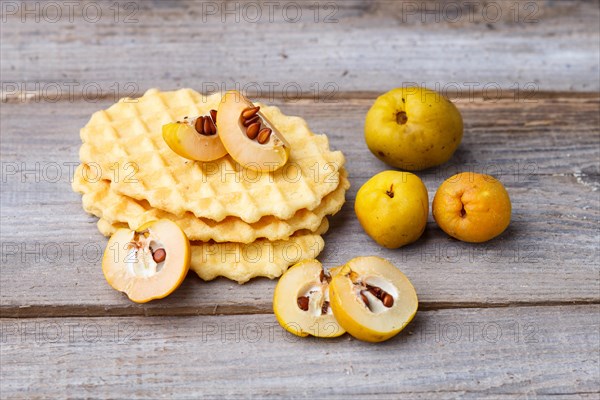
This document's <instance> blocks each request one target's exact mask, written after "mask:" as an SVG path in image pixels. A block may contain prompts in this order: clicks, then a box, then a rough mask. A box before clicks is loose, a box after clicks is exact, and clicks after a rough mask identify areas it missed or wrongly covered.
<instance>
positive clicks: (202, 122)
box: [194, 110, 217, 136]
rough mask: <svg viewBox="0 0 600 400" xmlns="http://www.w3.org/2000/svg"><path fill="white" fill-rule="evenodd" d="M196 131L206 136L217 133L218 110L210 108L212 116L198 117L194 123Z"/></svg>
mask: <svg viewBox="0 0 600 400" xmlns="http://www.w3.org/2000/svg"><path fill="white" fill-rule="evenodd" d="M194 128H196V132H198V133H199V134H201V135H204V136H212V135H216V134H217V110H210V116H209V115H205V116H201V117H198V119H196V123H195V124H194Z"/></svg>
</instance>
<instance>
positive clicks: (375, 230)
mask: <svg viewBox="0 0 600 400" xmlns="http://www.w3.org/2000/svg"><path fill="white" fill-rule="evenodd" d="M354 211H355V212H356V216H357V217H358V221H359V222H360V224H361V225H362V227H363V229H364V230H365V232H367V234H368V235H369V236H371V238H373V240H375V241H376V242H377V243H379V244H380V245H381V246H384V247H387V248H390V249H395V248H398V247H401V246H405V245H407V244H409V243H412V242H414V241H416V240H417V239H418V238H419V237H421V235H422V234H423V231H424V230H425V225H427V216H428V215H429V197H428V195H427V188H426V187H425V184H424V183H423V181H421V179H419V177H418V176H416V175H414V174H411V173H410V172H400V171H383V172H380V173H378V174H377V175H375V176H374V177H372V178H371V179H369V180H368V181H367V182H366V183H365V184H364V185H363V186H362V187H361V188H360V189H359V190H358V193H357V194H356V202H355V203H354Z"/></svg>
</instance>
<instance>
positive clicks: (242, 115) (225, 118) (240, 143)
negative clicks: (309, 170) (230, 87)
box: [217, 91, 290, 172]
mask: <svg viewBox="0 0 600 400" xmlns="http://www.w3.org/2000/svg"><path fill="white" fill-rule="evenodd" d="M217 126H218V127H219V135H220V137H221V141H222V142H223V145H224V146H225V148H226V149H227V152H228V153H229V155H230V156H231V157H232V158H233V159H234V160H235V161H237V162H238V163H239V164H240V165H242V166H243V167H245V168H249V169H252V170H255V171H261V172H271V171H275V170H277V169H279V168H281V167H282V166H283V165H285V163H286V162H287V160H288V158H289V153H290V145H289V143H288V142H287V141H286V140H285V138H284V137H283V135H282V134H281V132H279V131H278V130H277V128H276V127H275V126H274V125H273V123H271V122H270V121H269V120H268V119H267V118H266V117H265V115H264V114H262V113H261V112H260V107H257V106H255V105H254V104H253V103H252V102H251V101H250V100H248V99H247V98H246V97H244V96H243V95H242V94H241V93H240V92H238V91H229V92H227V93H225V94H224V95H223V98H222V99H221V103H220V104H219V112H218V114H217Z"/></svg>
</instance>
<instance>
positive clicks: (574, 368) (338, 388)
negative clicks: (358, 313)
mask: <svg viewBox="0 0 600 400" xmlns="http://www.w3.org/2000/svg"><path fill="white" fill-rule="evenodd" d="M599 311H600V308H599V307H598V306H569V307H517V308H511V309H485V310H479V309H477V310H475V309H462V310H441V311H421V312H419V313H417V316H416V318H415V320H414V321H413V322H412V323H411V324H410V325H409V326H408V327H407V328H406V330H405V331H404V332H402V333H401V334H400V335H399V336H397V337H396V338H394V339H392V340H390V341H388V342H385V343H382V344H378V345H373V344H367V343H362V342H359V341H357V340H354V339H352V338H350V337H349V336H347V335H344V336H342V337H340V338H338V339H333V340H318V339H314V338H308V339H301V338H297V337H295V336H291V335H290V334H287V333H285V331H283V330H282V329H281V328H280V327H279V325H277V322H276V321H275V318H274V316H273V315H254V316H248V315H246V316H221V317H210V316H208V317H181V318H173V317H171V318H139V317H138V318H93V319H91V318H52V319H2V320H0V325H1V327H2V346H1V348H0V354H1V356H2V366H1V368H2V395H3V397H6V398H40V397H44V398H47V397H53V398H55V397H69V398H74V397H76V398H80V397H95V398H97V397H101V398H127V399H133V398H141V397H146V398H148V397H150V398H163V397H164V398H203V397H211V398H213V397H216V396H219V397H220V396H224V397H226V398H233V397H235V398H238V397H260V398H264V397H286V398H290V397H294V398H329V397H334V398H342V397H343V398H347V397H348V396H351V397H354V396H358V397H360V398H398V397H399V396H402V397H407V398H433V397H435V398H456V397H464V398H478V399H480V398H495V399H496V398H516V397H518V398H523V396H526V397H528V398H542V397H548V396H552V395H554V396H560V398H597V397H598V392H599V390H600V382H599V373H600V371H599V360H598V352H597V350H598V340H600V337H599V331H600V330H599V329H600V324H599V320H598V312H599Z"/></svg>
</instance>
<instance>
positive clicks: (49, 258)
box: [0, 97, 600, 316]
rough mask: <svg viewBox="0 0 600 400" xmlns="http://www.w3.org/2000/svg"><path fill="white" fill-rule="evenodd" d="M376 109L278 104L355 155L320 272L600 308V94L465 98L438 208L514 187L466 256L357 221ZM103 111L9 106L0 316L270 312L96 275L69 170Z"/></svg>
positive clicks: (432, 175) (246, 300) (426, 290)
mask: <svg viewBox="0 0 600 400" xmlns="http://www.w3.org/2000/svg"><path fill="white" fill-rule="evenodd" d="M372 101H373V98H366V99H355V100H347V101H344V102H340V103H315V102H312V101H308V100H304V101H299V102H294V103H281V102H276V104H278V105H280V106H281V107H282V108H283V111H284V112H286V113H289V114H295V115H302V116H304V117H305V118H306V119H307V120H308V122H309V124H310V125H311V127H312V128H313V129H314V130H315V131H317V132H323V133H327V134H328V136H329V137H330V140H331V144H332V146H333V147H334V148H336V149H341V150H343V151H344V153H345V154H346V157H347V166H348V170H349V173H350V178H351V182H352V185H353V186H352V188H351V190H350V191H349V193H348V196H347V199H348V202H347V204H346V205H345V206H344V208H343V210H342V211H341V212H340V214H338V215H337V216H336V217H334V218H333V219H332V220H331V226H332V227H331V230H330V233H329V234H328V235H327V236H326V249H325V252H324V253H323V255H322V256H321V257H320V258H321V260H323V261H324V263H325V265H326V266H328V267H331V266H335V265H339V264H342V263H344V262H346V261H347V260H348V259H350V258H352V257H356V256H358V255H365V254H374V255H380V256H383V257H386V258H389V259H390V260H392V261H393V262H395V263H396V264H397V265H398V266H400V267H401V269H402V270H403V271H404V272H406V273H407V275H408V276H409V277H410V278H411V279H412V281H413V282H414V284H415V286H416V288H417V291H418V293H419V297H420V299H421V301H422V306H423V307H424V308H426V309H437V308H448V307H450V308H455V307H461V306H477V307H481V306H507V305H511V304H539V303H544V302H546V303H547V304H560V303H569V302H574V303H589V302H598V301H599V300H600V298H599V295H598V285H599V277H598V274H597V266H598V262H599V251H598V246H597V243H598V231H597V226H598V220H599V219H600V209H599V202H598V195H599V192H598V187H599V186H600V184H599V179H600V176H599V171H600V169H599V166H598V160H599V151H600V137H599V136H598V134H597V132H598V130H597V129H598V119H599V118H600V117H599V115H598V112H597V111H598V107H599V102H598V98H597V97H596V98H589V97H585V98H583V99H576V98H551V99H546V100H537V101H535V102H531V103H530V102H526V103H522V102H515V101H513V100H510V99H504V100H502V101H496V102H490V101H484V100H482V99H473V100H472V101H465V100H461V101H459V107H460V109H461V111H462V112H463V115H464V118H465V121H467V123H466V133H465V138H464V141H463V144H462V145H461V147H460V149H459V151H458V152H457V154H456V155H455V157H454V158H453V159H452V160H451V161H450V162H449V163H448V164H446V165H444V166H442V167H440V168H438V169H433V170H429V171H425V172H423V173H420V174H419V175H420V176H421V177H422V178H423V180H424V182H425V184H426V185H427V187H428V189H429V196H430V201H431V199H432V198H433V195H434V194H435V190H436V189H437V187H438V186H439V184H440V183H441V182H442V181H443V180H444V179H446V178H448V177H449V176H451V175H452V174H454V173H456V172H458V171H462V170H473V171H476V172H487V173H492V174H494V175H496V176H498V177H499V178H500V179H501V180H502V181H503V182H504V183H505V185H506V186H507V188H508V190H509V193H510V195H511V198H512V201H513V205H514V206H513V209H514V213H513V221H512V223H511V226H510V228H509V230H508V231H507V232H506V233H505V234H504V235H503V236H501V237H500V238H499V239H497V240H494V241H492V242H490V243H487V244H483V245H472V244H466V243H461V242H457V241H454V240H451V239H449V238H448V237H447V236H446V235H445V234H444V233H443V232H441V231H440V230H439V228H437V226H436V225H435V223H434V222H433V221H432V220H431V217H430V221H429V224H428V228H427V230H426V233H425V235H424V237H423V238H422V239H421V240H420V241H419V242H417V243H415V244H414V245H411V246H409V247H406V248H404V249H400V250H385V249H382V248H380V247H379V246H377V245H376V244H374V242H372V241H371V240H370V239H369V238H368V237H367V236H366V234H364V232H363V231H362V229H361V227H360V226H359V224H358V222H357V221H356V218H355V216H354V211H353V201H354V196H355V193H356V191H357V190H358V188H359V187H360V185H362V184H363V183H364V182H365V181H366V180H367V179H368V178H369V177H370V176H372V175H374V174H375V173H377V172H379V171H381V170H384V169H386V166H385V165H384V164H383V163H381V162H379V161H378V160H376V159H375V158H374V157H373V156H372V155H371V154H370V153H369V151H368V149H367V148H366V145H365V144H364V140H363V138H362V124H363V119H364V115H365V113H366V111H367V110H368V107H369V105H370V104H371V103H372ZM108 104H109V102H101V103H86V102H78V103H76V105H75V106H74V105H73V104H70V103H66V102H65V103H58V104H54V103H45V102H40V103H30V104H5V105H3V107H2V109H1V111H0V113H1V114H0V116H1V118H0V129H1V131H2V132H3V137H2V161H3V171H2V172H3V176H2V178H3V188H2V193H1V196H0V199H1V201H2V207H1V210H0V216H1V222H2V232H1V237H2V241H3V259H2V271H3V273H2V274H0V289H1V290H0V299H1V303H0V304H1V310H2V314H3V315H4V316H44V315H46V316H49V315H81V316H85V315H144V314H146V315H152V314H161V315H173V314H187V315H189V314H213V313H225V314H240V313H270V312H271V296H272V291H273V288H274V285H275V283H274V282H272V281H268V280H264V279H257V280H254V281H252V282H250V283H248V284H246V285H243V286H238V285H237V284H235V283H232V282H230V281H227V280H217V281H214V282H211V283H203V282H202V281H200V280H199V279H198V278H196V277H195V276H192V275H191V276H189V277H188V279H187V280H186V282H185V283H184V284H183V286H182V287H181V288H180V289H179V290H178V291H176V292H175V293H174V294H173V295H172V296H170V297H169V298H168V299H165V300H162V301H158V302H153V303H152V304H148V305H144V306H139V305H133V304H132V303H130V302H129V301H128V300H127V299H126V298H125V297H124V296H122V295H120V294H119V293H116V292H114V291H113V290H112V289H110V288H109V286H108V285H107V284H106V283H105V282H104V279H103V277H102V273H101V270H100V266H99V265H100V257H101V252H102V251H103V249H104V246H105V243H106V240H105V239H104V238H103V237H102V236H101V235H100V234H99V233H98V232H97V230H96V227H95V221H96V219H95V218H93V217H90V216H88V215H86V214H85V213H84V212H83V211H82V209H81V205H80V198H79V196H78V195H77V194H75V193H73V192H71V189H70V185H69V178H70V175H69V166H70V165H71V164H65V163H73V165H74V164H75V163H76V162H77V158H78V157H77V151H78V148H79V144H80V140H79V137H78V135H77V132H78V129H79V128H80V127H81V126H83V125H84V124H85V122H86V120H87V118H89V115H90V114H91V113H92V112H93V111H94V110H96V109H99V108H102V107H106V106H107V105H108ZM23 132H27V134H26V135H24V134H23ZM57 166H58V169H57ZM57 172H58V173H60V174H61V175H60V176H58V175H57ZM475 282H477V284H474V283H475ZM557 288H560V290H557Z"/></svg>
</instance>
